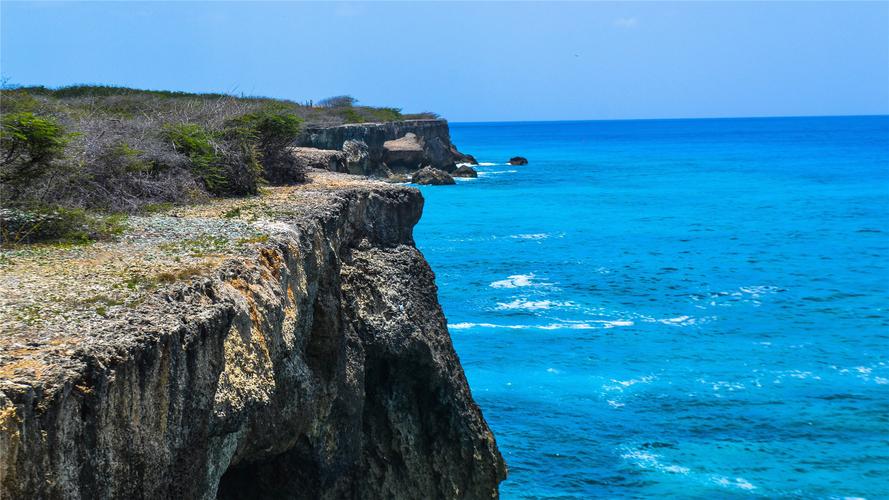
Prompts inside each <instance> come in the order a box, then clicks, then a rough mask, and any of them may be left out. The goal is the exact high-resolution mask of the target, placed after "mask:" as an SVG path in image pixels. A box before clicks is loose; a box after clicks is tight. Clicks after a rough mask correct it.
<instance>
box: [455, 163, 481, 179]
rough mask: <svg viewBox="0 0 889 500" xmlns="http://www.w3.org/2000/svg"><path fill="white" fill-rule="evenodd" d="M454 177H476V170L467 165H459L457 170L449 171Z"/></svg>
mask: <svg viewBox="0 0 889 500" xmlns="http://www.w3.org/2000/svg"><path fill="white" fill-rule="evenodd" d="M451 175H452V176H454V177H478V172H476V171H475V169H474V168H472V167H470V166H469V165H460V166H459V167H457V170H454V171H453V172H451Z"/></svg>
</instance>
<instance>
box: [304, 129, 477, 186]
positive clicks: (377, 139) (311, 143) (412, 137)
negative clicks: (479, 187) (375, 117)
mask: <svg viewBox="0 0 889 500" xmlns="http://www.w3.org/2000/svg"><path fill="white" fill-rule="evenodd" d="M398 141H409V142H410V143H411V144H410V146H411V147H398V148H395V147H392V146H391V145H401V144H399V142H398ZM387 142H388V143H389V144H390V146H389V147H387ZM298 143H299V144H300V145H302V146H308V147H312V148H318V149H327V150H344V151H346V152H347V154H348V155H349V156H350V158H351V159H350V160H349V161H348V168H349V172H350V173H353V174H361V175H371V176H377V177H388V176H390V175H391V174H392V173H393V172H394V173H406V172H413V171H416V170H419V169H420V168H421V167H425V166H432V167H435V168H437V169H440V170H445V171H448V172H450V171H452V170H454V169H455V168H456V162H474V161H475V159H474V158H472V156H470V155H464V154H463V153H460V152H459V151H457V148H456V146H454V144H452V143H451V135H450V129H449V128H448V122H447V121H446V120H405V121H400V122H386V123H357V124H349V125H339V126H336V127H320V128H318V127H315V128H312V127H309V128H308V129H307V130H306V131H305V132H304V133H303V135H302V137H301V138H300V139H299V141H298ZM356 150H360V151H361V153H360V154H355V153H351V154H349V153H350V152H353V151H356Z"/></svg>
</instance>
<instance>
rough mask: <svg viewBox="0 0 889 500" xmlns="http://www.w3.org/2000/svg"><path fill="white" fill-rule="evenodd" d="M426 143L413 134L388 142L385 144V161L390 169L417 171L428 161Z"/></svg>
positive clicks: (409, 133)
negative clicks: (399, 168)
mask: <svg viewBox="0 0 889 500" xmlns="http://www.w3.org/2000/svg"><path fill="white" fill-rule="evenodd" d="M425 143H426V141H424V140H423V139H421V138H418V137H417V135H416V134H414V133H413V132H408V133H407V134H405V135H404V137H401V138H399V139H393V140H391V141H386V142H384V143H383V151H384V153H383V161H384V162H385V163H386V165H387V166H388V167H389V168H390V169H391V168H398V167H401V168H405V169H407V170H417V169H419V168H420V166H421V165H423V162H424V161H425V159H426V151H425V150H424V146H425Z"/></svg>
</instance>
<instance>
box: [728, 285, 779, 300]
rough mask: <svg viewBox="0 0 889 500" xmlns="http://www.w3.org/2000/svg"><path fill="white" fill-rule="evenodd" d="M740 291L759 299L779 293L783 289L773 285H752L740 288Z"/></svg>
mask: <svg viewBox="0 0 889 500" xmlns="http://www.w3.org/2000/svg"><path fill="white" fill-rule="evenodd" d="M738 290H740V291H742V292H744V293H747V294H750V295H752V296H754V297H759V296H760V295H768V294H771V293H778V292H780V291H782V290H783V288H781V287H777V286H772V285H752V286H742V287H740V288H738Z"/></svg>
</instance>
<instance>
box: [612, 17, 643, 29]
mask: <svg viewBox="0 0 889 500" xmlns="http://www.w3.org/2000/svg"><path fill="white" fill-rule="evenodd" d="M614 25H615V26H617V27H618V28H635V27H636V26H639V20H638V19H636V18H635V17H619V18H617V19H615V20H614Z"/></svg>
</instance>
